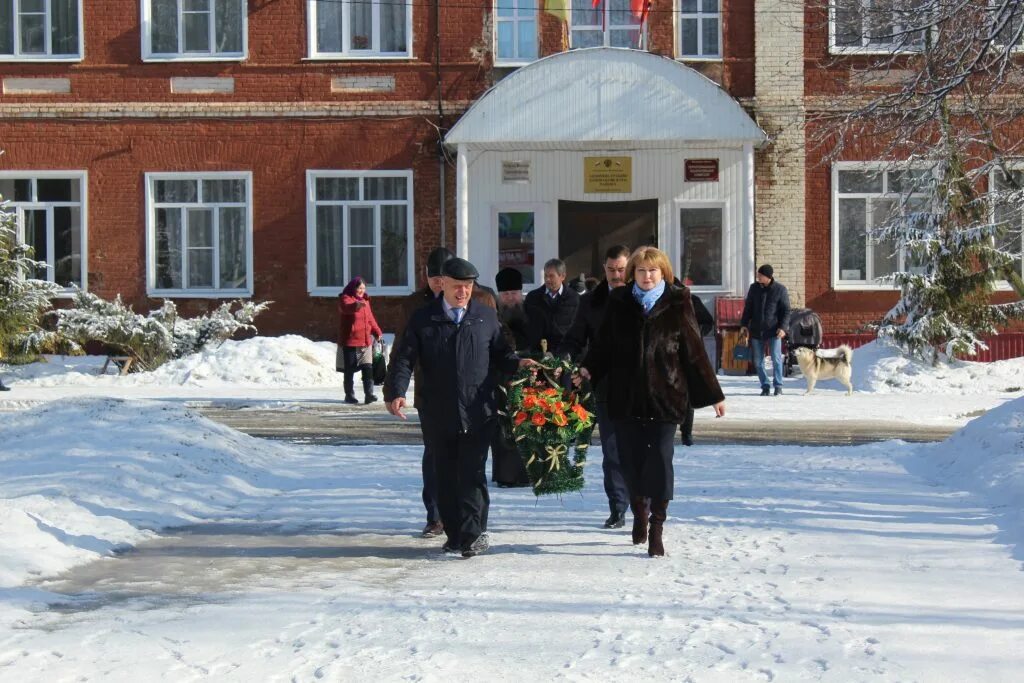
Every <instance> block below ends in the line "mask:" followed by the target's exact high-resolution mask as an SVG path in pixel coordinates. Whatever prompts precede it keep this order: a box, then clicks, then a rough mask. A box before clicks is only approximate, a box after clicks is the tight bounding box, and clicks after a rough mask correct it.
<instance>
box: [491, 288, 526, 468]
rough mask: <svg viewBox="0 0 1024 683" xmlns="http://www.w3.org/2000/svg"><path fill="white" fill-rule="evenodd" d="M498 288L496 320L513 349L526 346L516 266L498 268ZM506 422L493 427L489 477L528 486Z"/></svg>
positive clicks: (500, 398)
mask: <svg viewBox="0 0 1024 683" xmlns="http://www.w3.org/2000/svg"><path fill="white" fill-rule="evenodd" d="M494 284H495V286H496V288H497V290H498V320H499V321H500V322H501V329H502V332H503V333H504V335H505V341H506V342H508V345H509V346H510V347H512V350H513V351H517V350H519V349H525V348H526V312H525V311H524V310H523V274H522V273H521V272H520V271H519V270H517V269H516V268H502V269H501V270H499V271H498V274H497V275H495V276H494ZM509 378H510V376H509V375H505V374H501V375H500V376H499V377H498V382H499V383H502V384H504V383H505V382H507V381H508V380H509ZM495 398H496V399H497V404H498V408H499V410H502V411H504V410H505V408H506V403H507V401H506V396H505V392H503V391H500V390H499V391H498V392H497V394H496V395H495ZM510 426H511V425H510V423H509V421H508V420H505V421H504V423H502V424H501V428H500V429H495V430H494V438H493V440H492V441H491V481H493V482H494V483H496V484H497V485H498V486H501V487H518V486H530V484H531V482H530V475H529V474H528V473H527V472H526V465H525V464H524V463H523V458H522V456H521V455H520V454H519V449H518V448H517V447H516V442H515V440H514V439H512V436H511V434H509V433H508V432H509V427H510Z"/></svg>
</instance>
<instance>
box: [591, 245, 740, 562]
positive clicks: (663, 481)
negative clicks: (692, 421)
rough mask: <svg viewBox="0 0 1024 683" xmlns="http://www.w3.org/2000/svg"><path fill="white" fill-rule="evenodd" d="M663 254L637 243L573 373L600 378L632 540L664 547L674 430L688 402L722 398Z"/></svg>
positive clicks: (685, 297)
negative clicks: (629, 511)
mask: <svg viewBox="0 0 1024 683" xmlns="http://www.w3.org/2000/svg"><path fill="white" fill-rule="evenodd" d="M673 279H674V276H673V273H672V264H671V263H670V262H669V259H668V256H667V255H666V254H665V253H664V252H663V251H660V250H658V249H656V248H654V247H640V248H639V249H637V250H636V251H635V252H633V254H632V256H630V259H629V263H628V265H627V266H626V281H627V284H626V286H625V287H619V288H617V289H615V290H613V291H612V292H611V293H610V294H609V296H608V304H607V308H606V310H605V316H604V320H603V321H602V323H601V328H600V330H599V331H598V334H597V335H596V337H595V339H594V342H593V343H592V345H591V348H590V351H589V352H588V353H587V356H586V358H585V359H584V360H583V367H582V369H581V371H580V374H581V375H583V376H584V377H587V376H589V377H590V378H591V379H592V380H593V381H594V382H598V381H600V380H601V379H602V378H604V377H607V379H608V383H607V387H608V416H609V418H611V420H612V421H613V424H614V425H615V432H616V436H617V439H618V442H619V454H620V458H621V461H622V470H623V475H624V476H625V479H626V485H627V487H628V488H629V493H630V508H631V509H632V511H633V543H634V544H636V545H640V544H643V543H647V544H648V546H647V553H648V554H649V555H650V556H652V557H655V556H659V555H664V554H665V545H664V542H663V538H662V528H663V525H664V523H665V519H666V517H667V514H668V503H669V501H670V500H672V492H673V490H674V488H675V480H674V479H675V476H674V472H673V469H672V454H673V452H674V450H675V448H674V446H675V444H674V442H675V438H674V437H675V433H676V430H677V429H678V428H679V425H680V423H682V422H683V421H685V420H686V417H687V413H688V411H689V410H690V408H691V407H692V408H703V407H706V406H714V410H715V415H717V416H718V417H721V416H723V415H724V414H725V397H724V395H723V394H722V389H721V387H720V386H719V385H718V379H717V378H716V377H715V370H714V368H713V367H712V366H711V362H710V361H709V360H708V357H707V354H706V353H705V352H704V343H703V340H702V339H701V336H700V331H699V330H698V327H697V320H696V317H695V314H694V310H693V303H692V302H691V300H690V290H688V289H687V288H686V287H678V286H675V285H673V284H671V283H672V281H673Z"/></svg>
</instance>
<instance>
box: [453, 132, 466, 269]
mask: <svg viewBox="0 0 1024 683" xmlns="http://www.w3.org/2000/svg"><path fill="white" fill-rule="evenodd" d="M466 153H467V151H466V146H465V145H459V147H458V161H457V162H456V165H455V205H456V206H455V253H456V255H457V256H459V258H464V259H468V258H469V159H467V158H466Z"/></svg>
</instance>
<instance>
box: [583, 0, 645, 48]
mask: <svg viewBox="0 0 1024 683" xmlns="http://www.w3.org/2000/svg"><path fill="white" fill-rule="evenodd" d="M570 24H571V30H570V35H569V40H570V47H571V48H572V49H577V48H581V47H631V48H639V47H640V37H641V34H642V30H643V26H642V25H641V24H640V17H638V16H636V15H635V14H633V13H632V11H630V0H596V1H592V0H572V17H571V22H570Z"/></svg>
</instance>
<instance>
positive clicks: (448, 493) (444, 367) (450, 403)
mask: <svg viewBox="0 0 1024 683" xmlns="http://www.w3.org/2000/svg"><path fill="white" fill-rule="evenodd" d="M442 273H443V275H444V276H445V279H444V288H443V290H442V294H441V296H440V297H439V298H437V299H436V300H434V301H433V302H432V303H431V304H430V305H429V306H426V307H423V308H420V309H419V310H417V311H416V312H415V313H413V315H412V318H411V319H410V320H409V323H408V325H406V327H405V330H404V333H403V334H402V338H401V340H400V341H399V342H398V343H397V344H396V349H395V351H394V353H393V354H392V365H391V368H390V369H389V370H388V376H387V379H386V380H385V382H384V400H385V401H387V408H388V412H390V413H391V414H392V415H396V416H398V417H401V418H403V419H405V414H404V413H403V412H402V409H403V408H404V407H405V405H406V401H405V394H406V391H407V390H408V388H409V380H410V379H411V378H412V373H413V368H415V367H416V365H417V364H419V366H420V369H421V370H422V373H421V377H422V379H421V380H420V382H421V384H420V385H419V386H418V387H417V392H416V393H417V395H418V396H420V397H421V398H422V399H423V400H422V405H421V407H420V408H419V415H420V424H421V426H422V429H423V438H424V442H425V444H424V445H425V447H426V449H427V450H428V451H432V452H433V453H434V454H435V468H436V472H437V495H438V504H439V506H440V509H441V521H442V523H443V524H444V532H445V534H446V535H447V541H446V542H445V544H444V550H445V551H446V552H460V551H461V553H462V556H463V557H473V556H474V555H478V554H480V553H481V552H483V551H485V550H487V548H488V540H487V536H486V534H485V533H484V531H485V530H486V522H485V520H486V519H487V507H488V503H489V499H488V496H487V478H486V474H485V471H484V469H485V464H486V462H487V448H488V446H489V445H490V442H491V435H492V433H493V430H494V427H495V422H494V389H495V384H494V382H495V376H496V373H495V372H494V370H495V369H497V370H500V371H502V372H507V373H512V372H515V371H516V370H517V369H518V368H519V365H520V363H523V364H527V363H532V361H527V360H522V361H521V360H520V359H519V357H518V356H516V355H515V353H513V352H512V350H511V349H510V348H509V346H508V344H507V343H506V342H505V337H504V336H503V335H502V332H501V325H500V323H499V322H498V315H497V313H496V312H495V310H494V309H493V308H491V307H489V306H485V305H483V304H481V303H479V302H478V301H476V300H474V299H473V298H472V294H473V286H474V284H475V282H476V279H477V277H479V273H478V272H477V270H476V268H475V267H474V266H473V264H471V263H470V262H468V261H465V260H463V259H460V258H452V259H449V260H448V261H445V263H444V266H443V267H442Z"/></svg>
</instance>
